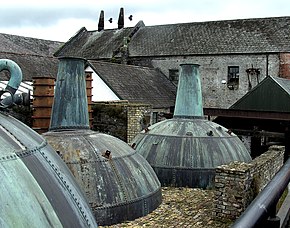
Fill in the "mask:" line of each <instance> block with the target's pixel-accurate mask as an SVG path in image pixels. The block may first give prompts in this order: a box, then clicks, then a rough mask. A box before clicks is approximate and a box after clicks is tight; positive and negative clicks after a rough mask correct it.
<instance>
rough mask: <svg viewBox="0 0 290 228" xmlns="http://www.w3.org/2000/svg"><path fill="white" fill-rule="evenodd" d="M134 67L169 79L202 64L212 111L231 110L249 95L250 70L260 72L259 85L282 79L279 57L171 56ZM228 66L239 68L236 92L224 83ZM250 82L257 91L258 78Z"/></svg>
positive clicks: (136, 61) (204, 87)
mask: <svg viewBox="0 0 290 228" xmlns="http://www.w3.org/2000/svg"><path fill="white" fill-rule="evenodd" d="M284 57H285V56H284ZM284 59H285V58H284ZM132 63H134V64H136V65H143V66H148V67H154V68H157V69H159V70H160V71H161V72H162V73H163V74H164V75H166V76H167V77H169V70H174V69H177V70H178V69H179V65H180V64H183V63H196V64H199V65H200V68H199V71H200V77H201V84H202V94H203V105H204V107H210V108H212V107H216V108H228V107H230V106H231V105H232V104H234V103H235V102H236V101H237V100H238V99H240V98H241V97H242V96H244V95H245V94H246V93H247V92H248V88H249V78H248V75H247V73H246V70H247V69H249V68H251V67H254V68H257V69H259V70H260V75H259V81H261V80H262V79H263V78H265V77H266V76H267V75H271V76H279V68H280V66H279V63H280V58H279V55H278V54H231V55H199V56H168V57H155V58H154V59H153V58H152V59H150V58H147V57H144V58H139V59H134V60H132ZM285 63H286V62H285ZM228 66H238V67H239V86H238V88H236V89H230V88H229V87H228V86H227V83H222V81H223V80H225V81H227V78H228ZM285 67H287V65H285ZM285 67H284V70H285ZM280 71H281V70H280ZM250 80H251V84H252V87H254V86H255V84H256V82H255V77H253V78H251V79H250Z"/></svg>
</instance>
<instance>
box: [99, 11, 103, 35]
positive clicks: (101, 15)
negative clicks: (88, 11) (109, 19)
mask: <svg viewBox="0 0 290 228" xmlns="http://www.w3.org/2000/svg"><path fill="white" fill-rule="evenodd" d="M104 24H105V17H104V10H101V13H100V18H99V24H98V32H100V31H102V30H104V27H105V26H104Z"/></svg>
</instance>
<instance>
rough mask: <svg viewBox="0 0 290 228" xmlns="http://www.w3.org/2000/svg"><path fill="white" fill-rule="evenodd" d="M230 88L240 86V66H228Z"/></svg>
mask: <svg viewBox="0 0 290 228" xmlns="http://www.w3.org/2000/svg"><path fill="white" fill-rule="evenodd" d="M227 84H228V88H229V89H238V87H239V67H238V66H228V83H227Z"/></svg>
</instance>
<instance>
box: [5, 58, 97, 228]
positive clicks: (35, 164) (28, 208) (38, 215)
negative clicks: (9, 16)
mask: <svg viewBox="0 0 290 228" xmlns="http://www.w3.org/2000/svg"><path fill="white" fill-rule="evenodd" d="M2 62H3V60H0V63H2ZM0 65H1V64H0ZM4 65H5V69H6V66H11V68H13V69H17V68H18V66H17V64H16V63H14V62H11V61H7V60H4ZM11 68H9V67H8V70H9V69H11ZM1 69H2V68H1V67H0V70H1ZM19 70H20V68H19ZM9 71H10V70H9ZM19 72H21V71H19ZM10 73H11V71H10ZM13 73H14V72H13V71H12V73H11V79H10V81H9V84H8V86H10V85H11V88H13V89H11V88H9V87H8V90H6V89H5V90H4V91H1V94H2V93H3V92H5V93H6V92H7V91H10V92H8V93H11V95H13V94H14V93H15V91H16V90H17V87H18V85H19V84H20V81H21V78H22V75H21V76H20V77H18V78H17V77H16V78H15V77H14V75H13ZM18 82H19V83H18ZM15 85H16V86H15ZM6 88H7V87H6ZM1 98H3V97H2V96H1ZM9 101H13V99H12V98H11V97H10V98H9ZM0 103H1V109H2V110H3V109H4V108H7V107H8V106H6V105H3V104H8V102H7V100H6V101H5V99H3V100H2V99H1V102H0ZM9 103H10V102H9ZM0 145H1V147H0V179H1V194H0V227H78V228H79V227H97V224H96V221H95V218H94V216H93V214H92V212H91V209H90V207H89V205H88V203H87V201H86V198H85V197H84V194H83V192H82V190H81V189H80V188H79V186H78V184H77V183H76V181H75V179H74V177H73V175H72V174H71V172H70V171H69V169H68V168H67V166H66V164H65V163H64V162H63V161H62V160H61V158H60V157H59V156H58V155H57V153H56V152H55V151H54V150H53V149H52V147H51V146H49V145H48V144H47V142H46V141H45V139H44V138H43V137H41V136H40V135H39V134H37V133H36V132H35V131H33V130H32V129H30V128H29V127H28V126H26V125H25V124H23V123H21V122H20V121H18V120H17V119H15V118H13V117H11V116H10V115H8V114H7V113H4V112H2V111H1V112H0Z"/></svg>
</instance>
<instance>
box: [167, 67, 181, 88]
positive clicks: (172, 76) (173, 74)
mask: <svg viewBox="0 0 290 228" xmlns="http://www.w3.org/2000/svg"><path fill="white" fill-rule="evenodd" d="M178 73H179V72H178V70H177V69H169V80H170V81H171V82H172V83H174V84H175V85H177V84H178V77H179V75H178Z"/></svg>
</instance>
